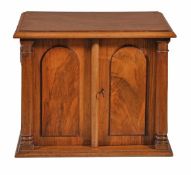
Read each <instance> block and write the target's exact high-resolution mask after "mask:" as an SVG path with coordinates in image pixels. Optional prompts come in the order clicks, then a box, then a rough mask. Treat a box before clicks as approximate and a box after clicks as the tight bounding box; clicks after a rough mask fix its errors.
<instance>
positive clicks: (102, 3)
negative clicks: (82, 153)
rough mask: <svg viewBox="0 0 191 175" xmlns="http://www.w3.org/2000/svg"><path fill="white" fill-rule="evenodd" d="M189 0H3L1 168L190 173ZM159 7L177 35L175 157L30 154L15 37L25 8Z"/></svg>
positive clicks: (172, 97) (172, 61)
mask: <svg viewBox="0 0 191 175" xmlns="http://www.w3.org/2000/svg"><path fill="white" fill-rule="evenodd" d="M190 7H191V5H189V0H187V1H186V0H96V1H93V0H92V1H91V0H80V1H76V0H67V1H66V0H62V1H61V0H60V1H59V0H46V1H45V0H41V1H40V0H33V1H29V0H19V1H18V0H17V1H16V0H5V1H1V4H0V174H1V175H9V174H10V175H12V174H20V175H24V174H27V175H32V174H33V175H34V174H40V173H42V174H46V175H49V174H72V175H73V174H83V175H86V174H92V175H94V174H95V175H98V174H110V175H112V174H115V175H116V174H117V175H118V174H134V175H137V174H147V175H149V174H156V175H158V174H160V175H161V174H173V173H177V174H190V173H191V167H189V165H190V162H191V136H190V134H191V102H190V100H191V93H190V92H191V78H190V77H191V54H190V51H191V46H190V45H191V44H190V43H191V36H190V33H191V32H190V31H191V25H190V23H191V22H190V21H191V20H190V18H191V10H190ZM29 10H30V11H161V12H162V13H163V14H164V15H165V17H166V18H167V20H168V21H169V23H170V25H171V27H172V28H173V29H174V31H175V33H176V34H177V36H178V38H176V39H172V40H171V43H170V45H169V50H170V52H169V104H168V107H169V110H168V115H169V134H168V136H169V140H170V143H171V146H172V148H173V151H174V157H170V158H169V157H167V158H165V157H153V158H152V157H148V158H147V157H125V158H26V159H18V158H17V159H16V158H14V153H15V149H16V145H17V141H18V136H19V132H20V112H21V111H20V96H21V93H20V89H21V86H20V85H21V66H20V60H19V40H18V39H17V40H16V39H13V38H12V36H13V33H14V31H15V28H16V26H17V23H18V20H19V17H20V14H21V13H22V12H23V11H29Z"/></svg>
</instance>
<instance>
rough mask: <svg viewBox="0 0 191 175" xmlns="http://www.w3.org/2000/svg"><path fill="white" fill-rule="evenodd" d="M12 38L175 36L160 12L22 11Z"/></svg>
mask: <svg viewBox="0 0 191 175" xmlns="http://www.w3.org/2000/svg"><path fill="white" fill-rule="evenodd" d="M14 37H15V38H127V37H128V38H162V37H166V38H169V37H176V35H175V33H174V32H173V30H172V29H171V27H170V26H169V24H168V22H167V21H166V19H165V18H164V16H163V15H162V14H161V13H160V12H115V13H114V12H99V13H98V12H75V13H74V12H25V13H23V14H22V16H21V20H20V22H19V25H18V27H17V30H16V32H15V34H14Z"/></svg>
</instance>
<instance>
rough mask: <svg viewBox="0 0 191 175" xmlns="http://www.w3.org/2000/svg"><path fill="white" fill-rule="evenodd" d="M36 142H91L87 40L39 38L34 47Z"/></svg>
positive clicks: (84, 143) (62, 143) (64, 143)
mask: <svg viewBox="0 0 191 175" xmlns="http://www.w3.org/2000/svg"><path fill="white" fill-rule="evenodd" d="M33 49H34V50H33V51H34V52H33V54H34V55H33V72H34V74H33V75H34V76H33V86H34V87H33V94H34V96H33V101H34V103H33V106H34V108H33V110H34V116H33V118H34V122H33V126H34V127H33V128H34V129H33V132H34V144H35V145H60V146H65V145H66V146H67V145H89V144H90V132H89V131H90V106H89V104H90V102H89V101H90V98H89V96H90V53H89V43H88V41H87V40H72V39H71V40H38V41H36V42H35V44H34V48H33Z"/></svg>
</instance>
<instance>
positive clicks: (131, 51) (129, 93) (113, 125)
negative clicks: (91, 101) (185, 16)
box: [109, 46, 146, 135]
mask: <svg viewBox="0 0 191 175" xmlns="http://www.w3.org/2000/svg"><path fill="white" fill-rule="evenodd" d="M110 64H111V72H110V79H111V80H110V81H111V82H110V91H111V92H110V128H109V129H110V133H109V134H110V135H134V134H135V135H142V134H144V129H145V105H146V104H145V102H146V100H145V97H146V58H145V56H144V54H143V53H142V51H141V50H139V49H137V48H135V47H128V46H125V47H122V48H120V49H119V50H118V51H116V52H115V53H114V54H113V56H112V58H111V63H110Z"/></svg>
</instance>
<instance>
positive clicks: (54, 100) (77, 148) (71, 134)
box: [14, 12, 176, 157]
mask: <svg viewBox="0 0 191 175" xmlns="http://www.w3.org/2000/svg"><path fill="white" fill-rule="evenodd" d="M173 37H176V35H175V33H174V32H173V30H172V29H171V27H170V26H169V24H168V23H167V21H166V19H165V18H164V16H163V15H162V14H161V13H159V12H117V13H112V12H109V13H107V12H100V13H96V12H93V13H90V12H74V13H72V12H25V13H23V14H22V15H21V19H20V22H19V24H18V27H17V30H16V32H15V34H14V38H20V42H21V65H22V112H21V113H22V114H21V134H20V139H19V143H18V147H17V151H16V157H51V156H56V157H58V156H59V157H61V156H172V151H171V148H170V144H169V141H168V137H167V70H168V69H167V63H168V43H169V41H170V38H173Z"/></svg>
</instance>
